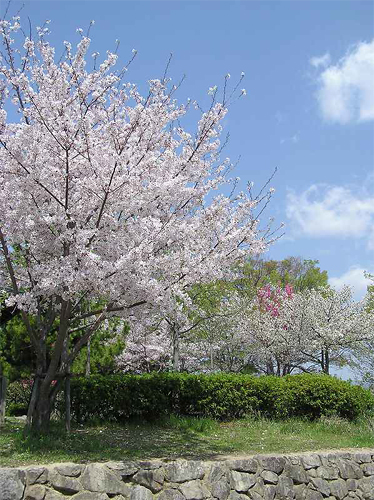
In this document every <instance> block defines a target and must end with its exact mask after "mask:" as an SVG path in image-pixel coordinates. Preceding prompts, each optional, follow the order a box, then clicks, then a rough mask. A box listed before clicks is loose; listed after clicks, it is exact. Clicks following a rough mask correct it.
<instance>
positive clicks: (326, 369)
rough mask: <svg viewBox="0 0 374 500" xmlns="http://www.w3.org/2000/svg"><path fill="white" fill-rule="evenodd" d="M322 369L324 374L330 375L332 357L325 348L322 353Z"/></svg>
mask: <svg viewBox="0 0 374 500" xmlns="http://www.w3.org/2000/svg"><path fill="white" fill-rule="evenodd" d="M321 368H322V371H323V373H326V375H330V355H329V350H328V349H325V348H322V351H321Z"/></svg>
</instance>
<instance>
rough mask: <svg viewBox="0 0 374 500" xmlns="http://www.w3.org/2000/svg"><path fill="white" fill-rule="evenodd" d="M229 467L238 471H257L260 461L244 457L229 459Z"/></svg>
mask: <svg viewBox="0 0 374 500" xmlns="http://www.w3.org/2000/svg"><path fill="white" fill-rule="evenodd" d="M227 466H228V468H229V469H232V470H236V471H238V472H252V473H255V472H257V469H258V461H257V460H255V459H254V458H248V459H242V460H229V461H228V462H227Z"/></svg>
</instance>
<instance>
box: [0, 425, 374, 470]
mask: <svg viewBox="0 0 374 500" xmlns="http://www.w3.org/2000/svg"><path fill="white" fill-rule="evenodd" d="M63 427H64V426H63V423H59V422H54V423H53V426H52V428H51V434H50V435H48V436H43V437H41V438H39V439H37V438H35V437H33V436H30V435H29V436H26V437H24V435H23V422H22V421H20V420H17V419H16V418H11V417H8V418H7V421H6V424H5V426H4V427H2V428H0V466H2V467H6V466H8V467H9V466H10V467H12V466H17V465H27V464H34V463H39V464H49V463H52V462H63V461H72V462H81V463H85V462H94V461H95V462H98V461H109V460H114V461H120V460H136V459H142V460H146V459H152V458H163V459H167V460H173V459H176V458H189V459H205V460H208V459H219V457H220V456H222V457H224V456H227V455H247V454H248V455H250V454H256V453H292V452H302V451H313V450H323V449H325V450H326V449H337V448H374V421H372V420H369V419H362V420H361V421H359V422H348V421H345V420H341V419H338V418H330V419H326V418H325V419H322V420H320V421H315V422H309V421H303V420H285V421H284V420H283V421H272V420H264V419H243V420H236V421H233V422H215V421H213V420H209V419H194V418H178V417H171V418H169V419H164V420H162V421H158V422H154V423H144V422H130V423H124V424H121V425H119V424H95V425H87V426H84V427H81V426H75V427H73V429H72V432H71V433H70V434H66V433H65V432H64V431H63Z"/></svg>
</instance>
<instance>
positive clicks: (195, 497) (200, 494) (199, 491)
mask: <svg viewBox="0 0 374 500" xmlns="http://www.w3.org/2000/svg"><path fill="white" fill-rule="evenodd" d="M179 491H180V492H181V493H182V495H183V496H184V497H185V498H186V500H204V499H205V498H208V497H210V491H209V490H208V488H207V487H206V486H205V485H204V484H203V483H202V482H201V481H199V480H198V479H194V480H192V481H187V482H186V483H183V484H181V485H180V486H179Z"/></svg>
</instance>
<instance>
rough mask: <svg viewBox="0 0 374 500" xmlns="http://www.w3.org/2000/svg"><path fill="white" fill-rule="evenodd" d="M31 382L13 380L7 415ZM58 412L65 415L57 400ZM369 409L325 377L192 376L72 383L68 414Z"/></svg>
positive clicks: (300, 413)
mask: <svg viewBox="0 0 374 500" xmlns="http://www.w3.org/2000/svg"><path fill="white" fill-rule="evenodd" d="M30 394H31V383H30V381H26V380H25V381H20V382H13V383H11V384H9V386H8V391H7V413H8V415H9V414H13V415H14V414H22V413H26V412H27V405H28V402H29V398H30ZM59 401H60V402H59V403H58V408H57V410H58V411H59V413H60V414H63V413H64V405H63V398H59ZM373 411H374V397H373V395H372V394H371V393H370V391H368V390H366V389H363V388H362V387H360V386H355V385H352V384H351V383H349V382H346V381H343V380H340V379H338V378H335V377H331V376H328V375H322V374H317V375H312V374H303V375H288V376H286V377H273V376H261V377H255V376H253V375H234V374H227V373H219V374H214V375H204V374H200V375H191V374H184V373H155V374H144V375H124V374H121V375H91V377H89V378H85V377H79V378H72V380H71V414H72V418H73V419H74V420H75V421H76V422H79V423H83V422H86V421H89V420H93V419H98V420H106V421H117V422H118V421H122V420H126V419H130V418H144V419H148V420H152V419H157V418H159V417H161V416H164V415H170V414H176V415H185V416H197V417H210V418H214V419H218V420H229V419H234V418H240V417H243V416H246V415H261V416H264V417H267V418H275V419H283V418H290V417H302V418H308V419H317V418H320V417H321V416H330V415H337V416H339V417H343V418H346V419H349V420H355V419H357V418H358V417H359V416H361V415H363V414H367V413H372V412H373Z"/></svg>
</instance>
